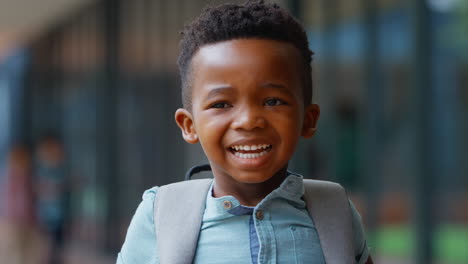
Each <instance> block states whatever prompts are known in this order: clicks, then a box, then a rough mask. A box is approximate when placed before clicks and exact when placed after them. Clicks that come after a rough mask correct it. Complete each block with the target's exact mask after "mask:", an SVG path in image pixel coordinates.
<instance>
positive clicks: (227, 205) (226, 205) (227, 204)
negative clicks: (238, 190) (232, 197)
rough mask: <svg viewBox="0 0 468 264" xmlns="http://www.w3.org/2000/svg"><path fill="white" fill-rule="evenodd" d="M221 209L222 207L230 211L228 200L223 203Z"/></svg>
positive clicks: (230, 204)
mask: <svg viewBox="0 0 468 264" xmlns="http://www.w3.org/2000/svg"><path fill="white" fill-rule="evenodd" d="M223 207H224V209H231V207H232V203H231V201H228V200H226V201H223Z"/></svg>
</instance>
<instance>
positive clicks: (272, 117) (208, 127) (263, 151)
mask: <svg viewBox="0 0 468 264" xmlns="http://www.w3.org/2000/svg"><path fill="white" fill-rule="evenodd" d="M299 56H300V55H299V52H298V51H297V49H296V48H295V47H294V46H293V45H291V44H289V43H285V42H280V41H275V40H262V39H238V40H229V41H224V42H219V43H216V44H211V45H205V46H202V47H201V48H200V49H199V50H198V52H197V53H196V54H195V55H194V57H193V59H192V73H191V74H192V109H191V111H187V110H186V109H178V110H177V112H176V116H175V117H176V122H177V123H178V125H179V126H180V128H181V129H182V132H183V136H184V139H185V140H186V141H187V142H189V143H196V142H198V141H200V143H201V145H202V147H203V150H204V152H205V154H206V156H207V157H208V160H209V161H210V164H211V168H212V170H213V174H214V175H215V177H216V179H217V180H222V179H226V180H231V179H234V180H235V181H237V182H239V183H262V182H265V181H267V180H268V179H270V178H271V177H272V176H273V175H275V174H276V173H278V172H279V171H280V170H281V169H284V168H285V167H286V166H287V164H288V161H289V160H290V158H291V156H292V155H293V153H294V150H295V148H296V145H297V142H298V140H299V137H300V136H304V137H311V136H312V135H313V134H314V132H315V129H316V122H317V119H318V116H319V108H318V106H317V105H313V104H311V105H304V100H303V92H302V81H301V71H302V69H301V65H302V64H301V62H300V60H299V59H300V58H299Z"/></svg>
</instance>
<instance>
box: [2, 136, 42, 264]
mask: <svg viewBox="0 0 468 264" xmlns="http://www.w3.org/2000/svg"><path fill="white" fill-rule="evenodd" d="M5 176H6V177H5V179H6V182H5V185H4V188H5V189H4V190H3V191H2V192H1V194H2V197H0V198H1V199H2V200H3V201H4V209H5V212H4V215H3V217H4V221H2V223H1V227H0V237H1V240H0V259H1V261H0V263H2V264H3V263H5V264H6V263H9V264H16V263H18V264H23V263H34V262H32V261H34V258H35V257H36V255H35V254H34V247H35V245H34V242H36V241H37V240H36V238H37V232H36V228H37V225H36V215H35V210H34V192H33V186H32V156H31V152H30V150H29V149H28V147H26V146H24V145H17V146H14V147H13V148H12V149H11V151H10V153H9V155H8V157H7V164H6V172H5Z"/></svg>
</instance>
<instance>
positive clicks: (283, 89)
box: [262, 82, 294, 96]
mask: <svg viewBox="0 0 468 264" xmlns="http://www.w3.org/2000/svg"><path fill="white" fill-rule="evenodd" d="M262 88H266V89H274V90H279V91H281V92H282V93H286V94H288V95H291V96H293V95H294V94H293V93H292V92H291V90H290V89H288V88H287V87H286V86H285V85H283V84H279V83H271V82H267V83H264V84H262Z"/></svg>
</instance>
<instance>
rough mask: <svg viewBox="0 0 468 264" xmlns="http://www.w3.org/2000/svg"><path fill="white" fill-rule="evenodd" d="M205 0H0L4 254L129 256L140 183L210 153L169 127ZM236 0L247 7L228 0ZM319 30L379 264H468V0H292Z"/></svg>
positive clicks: (21, 258) (326, 137)
mask: <svg viewBox="0 0 468 264" xmlns="http://www.w3.org/2000/svg"><path fill="white" fill-rule="evenodd" d="M223 2H226V1H203V0H132V1H130V0H127V1H125V0H103V1H95V0H67V1H63V0H42V1H33V0H16V1H13V0H0V263H1V264H7V263H8V264H10V263H115V257H116V254H117V253H118V251H119V249H120V247H121V245H122V243H123V240H124V238H125V234H126V228H127V227H128V224H129V221H130V219H131V217H132V215H133V213H134V211H135V209H136V207H137V205H138V203H139V202H140V201H141V195H142V193H143V191H144V190H146V189H148V188H150V187H151V186H154V185H161V184H167V183H170V182H175V181H180V180H183V177H184V173H185V172H186V170H187V169H188V168H190V167H191V166H193V165H196V164H200V163H204V162H206V158H205V157H204V155H203V152H202V150H201V148H200V147H199V146H193V145H188V144H186V143H184V142H183V140H182V137H181V136H180V132H179V131H178V128H177V127H176V125H175V123H174V121H173V115H174V111H175V110H176V109H177V108H178V107H180V106H181V101H180V95H179V94H180V92H179V91H180V90H179V86H180V83H179V76H178V72H177V67H176V58H177V55H178V41H179V39H180V34H179V32H180V31H181V30H182V28H183V25H184V24H185V23H188V22H189V21H190V20H191V19H193V18H194V17H196V16H197V15H198V14H199V13H200V11H201V9H202V7H203V6H205V5H206V4H207V3H211V4H219V3H223ZM231 2H240V1H231ZM274 2H277V3H278V4H280V5H281V6H283V7H285V8H287V9H289V10H290V11H291V12H292V13H293V14H294V15H295V16H296V17H297V18H298V19H299V20H300V21H301V22H302V23H303V25H304V26H305V29H306V31H307V33H308V36H309V39H310V48H311V49H312V50H313V51H314V52H315V55H314V61H313V78H314V101H315V102H317V103H318V104H319V105H320V106H321V108H322V115H321V119H320V121H319V130H318V134H317V136H316V137H315V138H313V139H312V140H308V141H301V142H300V145H299V147H298V151H297V154H296V155H295V157H294V159H293V161H292V162H291V169H292V170H294V171H297V172H301V173H302V174H304V175H305V176H306V178H316V179H325V180H332V181H337V182H340V183H341V184H343V185H344V186H345V187H346V188H347V190H348V192H349V195H350V197H351V199H352V200H353V201H354V203H355V204H356V206H357V207H358V209H359V211H360V212H361V214H362V217H363V221H364V223H365V225H366V229H367V232H368V238H369V241H368V245H369V246H370V248H371V252H372V255H373V257H374V259H375V260H376V261H375V262H376V263H387V264H390V263H393V264H400V263H401V264H406V263H418V264H423V263H424V264H427V263H443V264H466V263H468V177H467V176H468V175H467V174H468V173H467V172H468V159H467V156H468V121H467V120H468V119H467V115H468V51H467V50H468V1H466V0H411V1H403V0H289V1H287V0H284V1H274Z"/></svg>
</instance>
